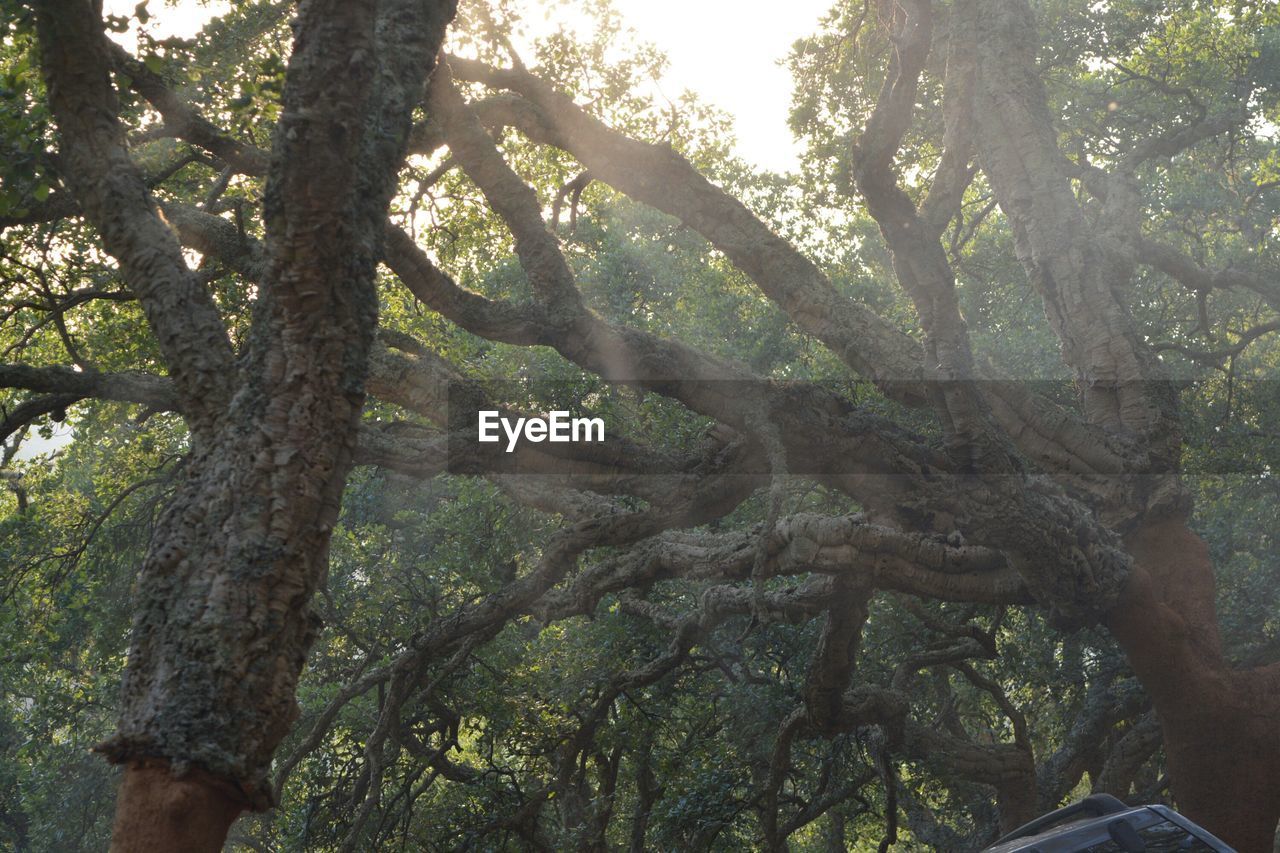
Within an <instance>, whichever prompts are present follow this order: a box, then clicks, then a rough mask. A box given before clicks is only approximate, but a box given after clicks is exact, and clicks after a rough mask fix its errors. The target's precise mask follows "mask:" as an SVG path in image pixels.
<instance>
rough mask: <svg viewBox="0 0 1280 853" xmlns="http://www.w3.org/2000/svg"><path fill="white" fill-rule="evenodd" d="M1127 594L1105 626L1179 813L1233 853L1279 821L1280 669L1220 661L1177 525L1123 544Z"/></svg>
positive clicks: (1197, 554)
mask: <svg viewBox="0 0 1280 853" xmlns="http://www.w3.org/2000/svg"><path fill="white" fill-rule="evenodd" d="M1127 544H1128V546H1129V551H1130V553H1131V554H1132V555H1133V558H1134V563H1135V567H1134V572H1133V577H1132V580H1131V581H1130V583H1129V587H1128V590H1127V591H1126V594H1125V596H1124V598H1123V599H1122V600H1121V602H1120V604H1119V605H1118V606H1117V607H1116V608H1115V610H1114V611H1113V612H1112V613H1111V615H1110V617H1109V619H1108V625H1109V627H1110V629H1111V631H1112V633H1113V634H1114V635H1115V636H1116V638H1117V639H1118V640H1119V641H1120V643H1121V645H1122V646H1123V647H1124V650H1125V653H1126V654H1127V656H1128V659H1129V663H1130V664H1131V665H1132V666H1133V669H1134V672H1135V673H1136V674H1137V675H1138V678H1139V679H1140V680H1141V681H1142V683H1143V685H1144V686H1145V687H1146V689H1147V691H1148V692H1149V693H1150V694H1151V698H1152V701H1153V702H1154V704H1155V708H1156V713H1157V715H1158V716H1159V718H1160V726H1161V730H1162V732H1163V735H1164V748H1165V755H1166V757H1167V760H1168V769H1169V778H1170V780H1171V784H1172V789H1173V795H1174V798H1175V801H1176V803H1177V805H1178V807H1179V809H1180V810H1182V811H1183V812H1184V813H1185V814H1186V815H1187V816H1188V817H1190V818H1192V819H1193V820H1195V821H1197V822H1199V823H1200V824H1202V825H1203V826H1204V827H1205V828H1206V829H1208V830H1209V831H1211V832H1213V833H1215V834H1217V835H1218V836H1220V837H1221V838H1223V839H1224V840H1225V841H1227V842H1229V843H1230V844H1232V845H1234V846H1235V847H1237V848H1238V849H1239V850H1241V851H1242V853H1253V851H1258V853H1270V851H1271V850H1272V846H1273V843H1274V842H1273V839H1274V836H1275V831H1276V822H1277V820H1280V669H1278V668H1277V667H1275V666H1271V667H1267V668H1264V669H1256V670H1248V671H1241V670H1235V669H1232V668H1231V667H1230V666H1229V664H1228V663H1227V661H1226V660H1225V659H1224V658H1223V655H1222V648H1221V641H1220V638H1219V635H1218V627H1217V619H1216V613H1215V610H1214V575H1213V564H1212V562H1211V560H1210V558H1209V551H1208V548H1207V547H1206V546H1205V543H1204V541H1203V540H1202V539H1200V537H1199V536H1197V535H1196V534H1195V533H1193V532H1192V531H1191V530H1189V529H1188V528H1187V526H1186V523H1185V520H1183V519H1180V518H1174V519H1167V520H1164V521H1160V522H1157V523H1154V524H1149V525H1146V526H1144V527H1142V528H1140V529H1139V530H1137V531H1135V532H1134V533H1132V534H1131V535H1130V536H1129V537H1127Z"/></svg>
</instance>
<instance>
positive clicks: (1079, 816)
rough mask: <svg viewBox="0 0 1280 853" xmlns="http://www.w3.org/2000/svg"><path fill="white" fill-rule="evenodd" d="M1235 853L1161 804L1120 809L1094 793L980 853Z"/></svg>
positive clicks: (1121, 806)
mask: <svg viewBox="0 0 1280 853" xmlns="http://www.w3.org/2000/svg"><path fill="white" fill-rule="evenodd" d="M1014 851H1022V853H1144V851H1146V853H1172V851H1192V853H1235V849H1234V848H1233V847H1230V846H1228V845H1227V844H1226V843H1224V842H1223V841H1221V840H1220V839H1218V838H1216V837H1215V836H1214V835H1212V834H1211V833H1210V832H1208V831H1207V830H1204V829H1201V828H1200V827H1198V826H1196V825H1195V824H1194V823H1192V822H1191V821H1189V820H1187V819H1186V818H1185V817H1183V816H1182V815H1180V814H1178V813H1177V812H1175V811H1174V810H1173V809H1171V808H1168V807H1167V806H1126V805H1125V804H1124V803H1122V802H1120V801H1119V800H1117V799H1116V798H1115V797H1113V796H1111V795H1110V794H1094V795H1093V796H1091V797H1085V798H1084V799H1083V800H1081V801H1080V802H1078V803H1075V804H1074V805H1070V806H1067V807H1066V808H1061V809H1058V810H1057V811H1056V812H1053V813H1052V814H1047V815H1045V816H1044V817H1042V818H1038V819H1036V820H1033V821H1031V823H1028V824H1026V825H1025V826H1021V827H1019V828H1017V829H1015V830H1014V831H1013V832H1011V833H1009V834H1008V835H1006V836H1004V837H1003V838H1001V839H1000V840H998V841H997V842H996V843H995V844H992V845H991V846H990V847H988V848H986V849H985V850H984V851H983V853H1014Z"/></svg>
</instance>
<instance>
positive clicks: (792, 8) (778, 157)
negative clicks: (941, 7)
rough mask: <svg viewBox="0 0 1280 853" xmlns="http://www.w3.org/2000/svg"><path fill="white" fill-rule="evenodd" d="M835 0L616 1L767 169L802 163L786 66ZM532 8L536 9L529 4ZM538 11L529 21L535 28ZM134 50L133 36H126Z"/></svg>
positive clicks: (127, 6)
mask: <svg viewBox="0 0 1280 853" xmlns="http://www.w3.org/2000/svg"><path fill="white" fill-rule="evenodd" d="M834 2H835V0H790V2H788V3H787V4H786V6H785V11H784V12H782V13H781V14H779V13H778V12H776V11H773V10H770V11H772V12H773V13H772V14H768V15H765V14H762V13H761V12H760V11H759V10H760V9H761V7H762V6H763V4H755V3H744V2H742V0H614V6H615V8H617V9H618V10H619V12H621V14H622V16H623V18H624V19H625V20H626V21H627V22H628V23H629V24H630V25H631V26H632V27H633V28H634V29H635V30H636V32H637V33H638V34H639V36H640V38H641V40H642V41H646V42H651V43H652V44H655V45H657V46H658V48H660V49H661V50H663V51H664V52H665V53H666V54H667V56H668V57H669V58H670V60H671V68H670V71H669V73H668V80H667V81H665V84H664V88H665V87H669V91H668V94H671V95H675V94H678V93H679V92H680V91H681V90H683V89H691V90H693V91H694V92H697V93H698V94H699V95H701V96H702V98H703V100H704V101H706V102H707V103H709V104H712V105H713V106H716V107H719V108H720V109H723V110H725V111H726V112H728V113H729V114H731V115H732V116H733V117H734V119H735V122H736V125H737V136H738V152H739V154H741V155H742V156H743V157H744V158H746V159H747V160H748V161H750V162H752V163H755V164H756V165H757V166H760V167H762V168H766V169H774V170H779V171H781V170H786V169H788V168H791V167H793V166H795V165H796V162H797V159H796V158H797V156H798V154H799V150H798V148H797V147H796V145H795V143H794V141H793V140H792V138H791V133H790V131H789V130H788V129H787V112H788V109H789V107H790V103H791V78H790V75H789V74H788V73H787V71H786V69H785V68H783V67H781V66H780V65H779V61H780V60H782V59H783V58H785V57H786V55H787V52H788V51H789V50H790V48H791V44H792V43H793V42H794V41H795V40H796V39H798V38H800V37H801V36H804V35H808V34H809V33H812V32H814V31H815V30H816V29H817V25H818V20H819V19H820V18H821V16H822V14H823V13H824V12H826V11H827V9H828V8H829V7H830V6H831V5H832V4H833V3H834ZM136 4H137V0H107V2H106V4H105V6H106V13H107V14H115V15H122V16H131V15H132V14H133V9H134V6H135V5H136ZM530 5H532V4H530ZM225 8H226V4H225V3H223V2H216V0H215V2H211V3H208V4H207V5H206V4H202V3H200V2H198V0H179V2H177V3H176V5H175V6H173V7H172V8H167V7H165V6H164V5H162V3H161V2H160V0H151V3H150V5H149V6H148V11H150V13H151V15H152V16H153V17H152V19H151V21H150V22H149V23H148V24H147V27H148V29H149V30H150V32H151V34H152V35H153V36H155V37H156V38H165V37H168V36H175V35H176V36H189V35H192V34H193V33H195V32H196V31H197V30H198V29H199V28H200V27H201V26H202V25H203V24H204V22H205V21H206V20H208V18H209V17H211V16H212V15H215V14H217V13H218V12H219V11H220V10H221V9H225ZM575 15H576V13H575V10H574V7H573V4H571V3H565V4H557V5H555V6H554V7H553V8H552V10H551V24H552V25H553V26H554V25H555V24H558V23H564V24H565V25H566V26H572V25H573V24H574V18H575ZM539 17H541V15H540V14H539V13H534V14H530V15H529V16H528V18H529V21H530V23H531V24H532V23H533V21H534V19H536V18H539ZM122 41H123V42H124V43H125V44H126V45H127V46H129V47H132V46H133V45H132V43H131V41H132V40H131V39H128V38H126V39H122Z"/></svg>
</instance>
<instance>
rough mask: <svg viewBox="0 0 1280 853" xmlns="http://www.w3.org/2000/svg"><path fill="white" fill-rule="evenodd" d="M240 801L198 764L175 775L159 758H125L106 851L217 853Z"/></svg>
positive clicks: (238, 796)
mask: <svg viewBox="0 0 1280 853" xmlns="http://www.w3.org/2000/svg"><path fill="white" fill-rule="evenodd" d="M245 805H246V803H245V800H244V798H243V797H242V796H240V795H239V793H238V792H237V791H235V790H234V789H233V788H232V787H231V786H230V785H228V784H227V783H226V782H223V781H220V780H219V779H217V778H215V777H213V776H211V775H209V774H208V773H205V772H204V771H202V770H192V771H190V772H188V773H187V774H185V775H183V776H181V777H178V776H175V775H174V773H173V772H172V770H170V768H169V766H168V765H167V764H165V763H163V762H138V763H136V764H131V765H129V766H128V767H127V768H126V769H125V771H124V779H123V780H122V781H121V783H120V791H119V793H118V794H117V795H116V819H115V826H114V827H113V828H112V837H113V841H112V844H111V853H164V851H174V853H177V851H182V853H217V851H220V850H221V849H222V845H223V843H224V842H225V841H226V838H227V832H228V831H229V830H230V829H231V824H232V823H234V822H235V819H236V817H238V816H239V815H240V813H241V812H242V811H243V810H244V808H245Z"/></svg>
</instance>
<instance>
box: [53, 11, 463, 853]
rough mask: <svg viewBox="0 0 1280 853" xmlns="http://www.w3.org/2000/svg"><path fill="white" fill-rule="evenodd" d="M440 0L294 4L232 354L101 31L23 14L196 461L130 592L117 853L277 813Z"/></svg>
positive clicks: (77, 174)
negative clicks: (131, 148)
mask: <svg viewBox="0 0 1280 853" xmlns="http://www.w3.org/2000/svg"><path fill="white" fill-rule="evenodd" d="M454 6H455V4H454V2H452V0H431V2H417V0H381V2H379V0H357V2H328V0H308V2H305V3H303V4H302V5H301V7H300V8H299V10H298V18H297V21H296V25H295V43H294V50H293V54H292V56H291V59H290V62H289V68H288V73H287V77H286V83H285V91H284V110H283V114H282V116H281V119H280V122H279V125H278V127H277V128H276V133H275V144H274V147H273V150H272V152H271V158H270V166H269V172H268V180H267V189H266V197H265V206H264V214H263V218H264V221H265V224H266V232H267V239H266V248H265V262H264V267H263V272H262V279H261V282H260V293H259V298H258V302H257V305H256V307H255V313H254V318H253V326H252V331H251V334H250V339H249V343H248V347H247V350H246V352H245V353H244V354H243V355H241V356H240V357H239V358H238V359H237V358H234V357H233V355H232V352H231V347H230V344H229V342H228V340H227V335H226V332H225V330H224V328H223V325H222V322H221V320H220V318H219V317H218V314H217V311H216V309H215V308H214V306H213V302H212V300H211V298H210V296H209V294H208V293H207V292H206V291H205V290H203V288H201V286H200V285H199V284H198V283H197V282H196V280H195V278H194V276H193V275H192V273H191V271H190V270H189V269H188V268H187V266H186V263H185V261H184V260H183V258H182V255H181V253H180V250H179V246H178V242H177V240H176V239H175V237H174V235H173V233H172V232H171V231H170V230H169V227H168V225H167V224H166V223H165V221H164V220H163V219H162V218H161V217H160V216H159V214H158V212H157V210H156V207H155V203H154V201H153V200H152V199H151V198H150V196H149V194H148V193H147V191H146V189H145V186H144V184H143V181H142V178H141V175H140V173H139V171H138V169H137V167H136V166H135V165H134V164H133V163H132V161H131V160H130V159H129V155H128V154H127V152H126V149H125V142H124V136H123V131H122V129H121V126H120V124H119V121H118V119H117V116H116V101H115V95H114V91H113V88H112V85H111V81H110V80H109V78H108V69H109V67H110V62H109V54H108V47H107V44H106V40H105V37H104V35H103V30H102V21H101V20H100V19H99V18H98V16H97V15H96V14H95V13H94V12H93V9H92V7H91V5H90V4H88V3H86V2H84V0H62V2H56V1H55V0H50V2H44V3H41V4H39V5H38V7H37V13H38V31H39V36H40V44H41V48H42V52H43V58H44V69H45V74H46V77H47V80H48V85H49V91H50V101H51V104H52V106H53V111H54V114H55V116H56V118H57V121H58V127H59V131H60V135H61V139H62V145H63V152H64V155H65V159H66V165H67V173H68V178H69V180H70V182H71V185H72V187H73V188H74V190H75V192H76V197H77V199H78V200H79V202H80V205H81V207H82V209H83V211H84V213H85V215H86V216H87V217H88V218H89V219H90V220H91V221H92V222H93V223H94V224H95V225H96V226H97V227H98V229H99V231H100V233H101V234H102V238H103V242H104V244H105V246H106V248H107V250H108V251H109V252H111V253H112V254H113V255H115V257H116V258H117V259H118V260H119V262H120V266H121V271H122V272H123V274H124V277H125V279H126V281H127V282H128V284H129V286H130V287H131V289H132V290H133V292H134V294H135V295H136V296H137V298H138V299H139V301H140V302H141V303H142V305H143V308H144V310H145V311H146V312H147V316H148V319H149V320H150V321H151V324H152V326H153V328H154V329H155V331H156V335H157V338H158V339H159V342H160V346H161V350H162V351H163V352H164V353H165V355H166V358H167V360H168V361H169V364H170V370H171V373H172V376H173V379H174V384H175V389H176V391H177V398H178V400H177V403H178V407H179V409H180V411H182V413H183V415H184V416H185V418H186V420H187V423H188V426H189V428H190V431H191V454H190V457H189V459H188V460H187V462H186V464H185V467H184V471H183V474H182V480H181V483H180V485H179V487H178V490H177V493H176V495H175V496H174V497H173V498H172V500H171V501H170V503H169V505H168V506H167V508H166V509H165V512H164V514H163V516H162V517H161V519H160V521H159V523H158V525H157V527H156V530H155V532H154V533H153V539H152V545H151V548H150V552H149V553H148V555H147V558H146V560H145V562H144V564H143V566H142V570H141V572H140V575H139V578H138V587H137V592H136V611H135V614H136V615H135V618H134V626H133V641H132V645H131V648H130V651H129V662H128V668H127V670H126V672H125V677H124V691H123V698H122V706H121V716H120V725H119V729H118V731H117V733H116V734H115V735H114V736H113V737H112V738H110V739H109V740H108V741H107V742H106V743H104V744H103V745H101V746H100V747H99V750H100V751H102V752H103V753H105V754H106V755H107V757H108V758H109V759H110V760H111V761H113V762H116V763H119V764H122V765H124V767H125V775H124V782H123V784H122V785H121V788H120V793H119V796H118V800H117V806H116V810H117V817H116V823H115V831H114V840H113V845H112V847H113V849H115V850H120V851H133V850H137V851H141V850H175V851H176V850H217V849H220V848H221V846H222V843H223V840H224V838H225V836H226V832H227V829H228V827H229V826H230V824H231V822H232V821H233V820H234V819H235V817H236V815H237V814H238V813H239V812H240V811H241V810H243V809H263V808H267V807H269V806H270V805H271V804H272V796H271V791H272V786H271V784H270V782H269V780H268V778H267V774H268V770H269V767H270V763H271V759H272V755H273V754H274V752H275V749H276V747H277V746H278V745H279V743H280V741H281V739H282V738H283V737H284V736H285V734H286V733H287V732H288V731H289V728H290V726H291V725H292V723H293V721H294V720H295V719H296V717H297V704H296V700H295V698H294V695H295V692H296V686H297V680H298V676H299V673H300V672H301V670H302V666H303V663H304V662H305V660H306V655H307V651H308V649H309V647H310V646H311V643H312V641H313V640H314V638H315V636H316V630H317V627H318V619H317V617H316V616H314V615H313V614H312V612H311V610H310V600H311V596H312V595H313V594H314V593H315V591H316V589H317V586H318V585H319V584H320V583H322V581H323V577H324V573H325V567H326V564H327V559H328V557H327V555H328V544H329V536H330V531H331V530H332V528H333V524H334V522H335V521H336V519H337V515H338V508H339V501H340V496H341V494H342V489H343V486H344V483H345V480H346V476H347V472H348V470H349V469H350V467H351V464H352V459H353V452H354V447H355V436H356V426H357V423H358V420H359V416H360V411H361V408H362V406H363V403H364V377H365V373H366V370H367V364H368V359H369V352H370V346H371V344H372V341H373V333H374V328H375V326H376V324H377V297H376V293H375V289H374V271H375V268H376V265H377V262H378V259H379V257H380V256H381V242H382V235H383V232H384V223H385V220H386V215H387V205H388V202H389V200H390V197H391V194H392V192H393V191H394V188H395V186H396V175H397V173H398V171H399V168H400V164H401V161H402V159H403V156H404V152H405V146H406V143H407V137H408V131H409V127H410V119H411V111H412V110H413V108H414V107H415V106H416V105H417V104H418V103H420V101H421V98H422V93H423V85H424V83H425V80H426V78H427V75H428V74H429V72H430V71H431V69H432V67H433V66H434V62H435V57H436V54H437V52H438V51H439V48H440V44H441V41H442V39H443V36H444V31H445V28H446V26H447V24H448V22H449V21H450V20H451V19H452V17H453V14H454Z"/></svg>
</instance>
